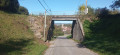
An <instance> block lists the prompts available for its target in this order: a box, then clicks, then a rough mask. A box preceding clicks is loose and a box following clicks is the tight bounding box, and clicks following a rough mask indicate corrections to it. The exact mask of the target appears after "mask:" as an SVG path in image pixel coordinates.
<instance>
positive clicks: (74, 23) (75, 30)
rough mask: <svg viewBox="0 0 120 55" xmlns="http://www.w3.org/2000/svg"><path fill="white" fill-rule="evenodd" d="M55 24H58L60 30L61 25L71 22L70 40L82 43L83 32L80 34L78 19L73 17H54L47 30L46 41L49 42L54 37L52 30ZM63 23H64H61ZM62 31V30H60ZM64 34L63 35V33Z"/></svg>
mask: <svg viewBox="0 0 120 55" xmlns="http://www.w3.org/2000/svg"><path fill="white" fill-rule="evenodd" d="M56 22H60V23H61V25H60V27H61V28H62V26H63V24H64V25H65V23H67V22H71V31H70V32H71V33H70V34H71V35H72V38H73V39H74V40H79V41H83V32H82V29H81V25H80V21H79V19H78V17H75V16H72V17H70V16H54V17H53V18H52V19H51V25H50V27H49V30H48V35H47V40H48V41H50V40H51V38H53V37H54V30H55V26H56ZM62 22H64V23H62ZM57 25H58V26H59V24H57ZM63 29H64V27H63ZM62 31H64V30H62ZM64 34H65V33H64Z"/></svg>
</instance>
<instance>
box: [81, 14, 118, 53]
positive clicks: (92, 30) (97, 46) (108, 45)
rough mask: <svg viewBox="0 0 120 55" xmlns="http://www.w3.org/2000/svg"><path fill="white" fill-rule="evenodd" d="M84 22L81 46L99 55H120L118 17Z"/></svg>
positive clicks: (105, 17) (112, 16) (111, 16)
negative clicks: (83, 38) (83, 35)
mask: <svg viewBox="0 0 120 55" xmlns="http://www.w3.org/2000/svg"><path fill="white" fill-rule="evenodd" d="M99 18H100V20H96V21H93V22H89V21H87V20H86V21H85V22H84V31H85V40H84V42H83V44H84V45H85V46H86V47H87V48H89V49H92V50H93V51H95V52H98V54H99V55H120V15H119V14H116V15H106V16H103V17H99Z"/></svg>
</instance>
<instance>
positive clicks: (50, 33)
mask: <svg viewBox="0 0 120 55" xmlns="http://www.w3.org/2000/svg"><path fill="white" fill-rule="evenodd" d="M53 31H54V20H52V21H51V25H50V27H49V30H48V34H47V40H48V41H49V40H51V38H52V37H53Z"/></svg>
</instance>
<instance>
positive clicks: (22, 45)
mask: <svg viewBox="0 0 120 55" xmlns="http://www.w3.org/2000/svg"><path fill="white" fill-rule="evenodd" d="M26 19H27V16H26V15H18V14H8V13H5V12H2V11H0V55H43V52H44V51H45V50H46V49H47V46H46V45H45V44H44V43H40V42H39V41H38V40H36V38H35V37H34V34H33V32H32V31H31V30H30V29H29V23H28V22H27V21H26Z"/></svg>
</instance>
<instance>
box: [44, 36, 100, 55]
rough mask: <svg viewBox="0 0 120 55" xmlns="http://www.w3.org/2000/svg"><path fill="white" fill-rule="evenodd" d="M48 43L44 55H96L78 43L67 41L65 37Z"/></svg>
mask: <svg viewBox="0 0 120 55" xmlns="http://www.w3.org/2000/svg"><path fill="white" fill-rule="evenodd" d="M50 43H51V45H50V47H49V48H48V49H47V51H46V52H45V55H98V54H97V53H94V52H93V51H91V50H89V49H87V48H85V47H84V46H79V44H78V43H76V42H74V41H73V40H71V39H67V38H66V37H65V36H59V37H58V38H57V39H56V40H54V41H52V42H50Z"/></svg>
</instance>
